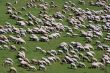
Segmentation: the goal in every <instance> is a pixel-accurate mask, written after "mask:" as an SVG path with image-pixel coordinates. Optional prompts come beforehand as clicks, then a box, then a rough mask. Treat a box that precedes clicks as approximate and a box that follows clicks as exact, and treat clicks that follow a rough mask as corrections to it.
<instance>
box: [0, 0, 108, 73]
mask: <svg viewBox="0 0 110 73" xmlns="http://www.w3.org/2000/svg"><path fill="white" fill-rule="evenodd" d="M7 1H8V2H11V3H14V1H15V0H0V25H4V23H5V22H10V23H11V24H12V25H14V26H16V27H18V26H17V25H16V24H15V23H16V21H15V20H13V19H10V18H9V16H8V15H7V14H6V6H5V4H6V2H7ZM28 1H29V0H19V1H18V4H17V5H14V6H15V7H16V9H17V10H18V11H21V8H22V7H23V6H25V4H26V2H28ZM46 1H47V2H50V0H46ZM53 1H55V3H57V4H58V5H60V7H62V6H63V4H64V2H65V1H67V0H53ZM71 1H73V2H74V3H75V4H76V5H77V6H78V7H81V8H83V9H86V8H90V9H92V10H100V9H101V7H95V6H89V5H88V2H89V1H90V0H85V1H86V2H87V3H86V5H79V4H78V0H71ZM60 9H61V8H58V9H55V10H54V9H50V10H48V12H49V14H54V13H55V12H56V11H59V10H60ZM39 10H40V9H39V8H30V9H28V10H26V11H22V12H23V14H22V15H21V16H23V17H25V18H26V16H25V14H26V13H28V12H31V13H32V14H34V15H36V16H38V13H39ZM64 24H66V25H68V23H67V22H66V21H64ZM85 25H87V23H86V24H85ZM75 32H76V33H77V31H75ZM104 33H106V32H104ZM7 35H8V34H7ZM24 39H25V40H26V42H27V44H26V45H23V46H25V47H26V48H27V49H28V51H27V52H26V56H27V58H29V59H30V60H31V59H33V58H35V59H40V58H41V57H43V56H45V55H44V54H42V53H39V52H37V51H36V50H35V47H36V46H40V47H42V48H43V49H45V50H51V49H57V47H58V45H59V44H60V43H61V42H63V41H65V42H71V41H77V42H81V43H85V39H84V38H83V37H79V36H78V37H65V33H62V37H61V38H58V39H53V40H51V41H49V42H32V41H29V40H28V39H29V35H27V37H26V38H24ZM99 40H102V39H99ZM94 43H95V39H94V41H93V42H92V43H91V44H93V46H94V47H96V46H95V45H94ZM105 43H106V44H109V43H110V42H108V43H107V42H105ZM11 44H14V43H11ZM16 46H17V48H18V49H19V47H20V46H19V45H16ZM95 52H96V57H97V58H100V57H101V55H102V54H103V52H102V51H95ZM16 55H17V52H15V51H10V50H0V73H7V71H8V70H9V67H6V68H5V67H3V66H2V63H3V60H4V59H5V58H7V57H10V58H12V59H13V60H14V62H15V63H14V66H15V67H16V68H17V71H18V73H37V72H38V73H110V69H109V68H110V66H107V67H106V70H100V69H98V70H97V69H89V68H82V69H81V68H79V69H78V70H74V69H69V68H68V67H69V65H68V64H64V65H61V64H60V63H58V62H56V63H54V64H52V65H51V66H48V67H47V70H46V72H43V71H35V72H32V71H27V70H25V69H23V68H21V67H19V66H18V65H19V63H18V61H17V60H16Z"/></svg>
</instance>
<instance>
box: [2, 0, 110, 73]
mask: <svg viewBox="0 0 110 73" xmlns="http://www.w3.org/2000/svg"><path fill="white" fill-rule="evenodd" d="M18 2H19V1H17V0H16V2H15V4H17V3H18ZM107 2H108V0H97V1H90V2H89V5H91V6H100V7H102V8H103V9H102V10H97V11H95V10H90V9H89V8H86V9H85V10H84V9H82V8H78V7H77V5H76V4H75V3H73V2H72V1H68V0H67V1H66V2H65V3H64V5H63V7H62V11H60V10H59V11H57V12H55V13H54V14H53V15H50V14H48V10H49V9H50V8H53V9H54V8H55V9H56V8H58V7H59V6H58V5H57V4H56V3H55V2H54V1H51V2H50V3H48V2H45V1H44V0H30V1H29V2H27V3H26V6H24V7H22V8H21V11H18V10H17V9H16V7H14V4H12V3H10V2H7V3H6V8H7V12H6V13H7V15H9V17H10V19H13V20H15V21H16V25H17V26H19V27H20V28H19V27H16V26H14V25H12V24H11V23H9V22H6V23H5V24H4V25H0V49H1V50H3V49H6V50H13V51H17V52H18V53H17V54H16V59H17V60H18V62H19V66H20V67H22V68H24V69H27V70H30V71H36V70H41V71H46V69H47V66H50V65H52V64H53V63H55V62H59V63H61V65H62V64H69V65H70V68H72V69H78V68H86V67H90V68H97V69H105V67H106V65H107V64H110V46H109V45H107V44H105V42H108V41H110V32H109V31H110V15H109V12H110V5H108V4H107ZM79 4H81V5H85V4H86V1H83V0H79ZM33 7H35V8H40V10H41V11H40V13H39V15H38V17H36V16H35V15H33V14H32V13H31V12H29V13H27V14H25V16H26V17H27V18H28V19H25V18H24V17H22V16H20V15H21V14H22V11H26V10H27V9H29V8H33ZM69 12H71V13H69ZM67 15H68V16H67ZM65 20H66V22H67V23H68V24H69V25H64V24H63V22H65ZM86 21H88V24H87V25H85V24H86ZM100 23H102V24H100ZM28 26H32V28H29V27H28ZM86 29H87V30H86ZM75 31H79V33H76V32H75ZM63 32H65V34H64V35H65V37H71V38H74V37H78V36H80V37H83V38H85V39H86V40H85V41H84V42H85V43H84V44H82V43H81V42H80V41H79V42H78V41H72V40H71V42H69V43H67V42H65V41H64V42H61V43H60V44H59V45H58V46H57V48H58V49H57V50H54V49H51V50H45V49H43V48H41V47H40V46H36V47H34V48H35V49H36V51H37V52H41V53H43V54H45V55H46V57H42V58H41V59H39V60H38V59H31V60H29V59H28V58H27V56H26V51H28V49H27V48H25V47H24V46H22V45H23V44H27V42H26V41H27V40H25V39H24V38H26V37H27V35H29V38H28V40H29V41H32V42H49V41H51V40H56V39H57V38H62V37H63V36H62V34H63ZM104 32H106V36H105V35H104ZM7 34H8V35H7ZM94 39H97V40H95V45H96V48H94V46H93V45H92V44H91V42H93V41H94ZM100 39H103V41H100ZM12 43H14V44H12ZM15 44H16V45H19V46H21V47H20V48H19V49H18V48H17V46H16V45H15ZM53 45H54V44H53ZM95 50H97V51H99V50H102V51H103V52H104V53H103V55H102V56H101V58H100V59H97V58H96V53H95V52H94V51H95ZM59 55H61V56H63V57H62V58H60V57H59ZM85 62H87V63H89V64H90V66H88V65H86V64H85ZM13 64H14V61H13V59H11V58H6V59H4V62H3V67H6V66H9V67H10V70H9V72H10V73H17V68H15V67H14V65H13ZM36 66H38V68H37V67H36Z"/></svg>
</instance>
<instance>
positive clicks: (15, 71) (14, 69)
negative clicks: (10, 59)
mask: <svg viewBox="0 0 110 73" xmlns="http://www.w3.org/2000/svg"><path fill="white" fill-rule="evenodd" d="M9 73H17V69H16V68H15V67H10V70H9Z"/></svg>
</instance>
